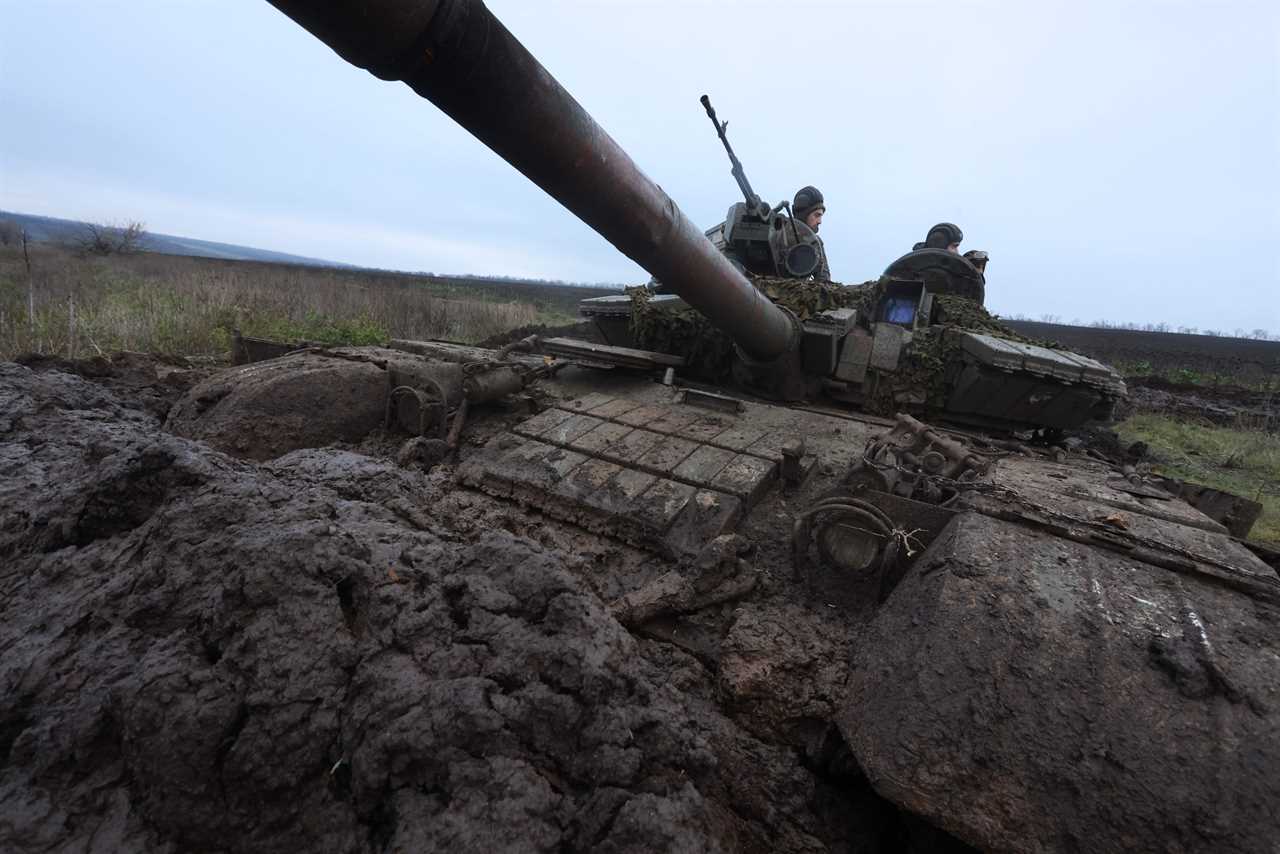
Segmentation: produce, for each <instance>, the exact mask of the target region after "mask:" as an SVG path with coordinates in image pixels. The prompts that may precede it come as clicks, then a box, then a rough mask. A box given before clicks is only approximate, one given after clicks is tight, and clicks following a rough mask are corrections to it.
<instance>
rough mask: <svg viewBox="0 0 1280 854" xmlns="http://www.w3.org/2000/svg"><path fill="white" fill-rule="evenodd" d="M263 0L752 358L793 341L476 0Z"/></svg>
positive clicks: (788, 326) (778, 315) (769, 308)
mask: <svg viewBox="0 0 1280 854" xmlns="http://www.w3.org/2000/svg"><path fill="white" fill-rule="evenodd" d="M269 2H270V3H271V4H272V5H273V6H275V7H277V8H278V9H280V11H282V12H284V13H285V14H286V15H288V16H289V17H290V18H293V19H294V20H295V21H297V22H298V23H299V24H301V25H302V26H303V27H305V28H306V29H307V30H309V31H310V32H311V33H312V34H313V35H315V36H317V37H318V38H319V39H320V40H321V41H323V42H325V43H326V44H327V45H329V47H331V48H333V49H334V51H336V52H337V53H338V55H340V56H341V57H342V58H343V59H345V60H347V61H348V62H350V63H352V64H353V65H357V66H359V67H361V68H364V69H367V70H368V71H370V72H372V73H373V74H375V75H376V76H378V77H380V78H382V79H384V80H402V81H404V82H405V83H407V84H408V85H409V86H410V87H411V88H412V89H413V90H414V91H415V92H417V93H418V94H419V95H421V96H422V97H424V98H426V99H427V100H428V101H431V102H432V103H433V104H435V105H436V106H437V107H439V108H440V109H441V110H443V111H444V112H445V113H447V114H448V115H449V116H450V117H451V118H453V119H454V121H456V122H457V123H458V124H460V125H462V127H464V128H466V130H467V131H469V132H470V133H471V134H472V135H473V136H475V137H476V138H477V139H479V140H480V141H481V142H483V143H484V144H485V145H487V146H488V147H489V148H491V149H493V151H494V152H496V153H497V154H498V156H500V157H501V158H502V159H504V160H506V161H507V162H508V163H510V164H511V165H512V166H514V167H515V168H516V169H518V170H519V171H520V172H521V173H523V174H524V175H525V176H526V177H527V178H529V180H531V181H533V182H534V183H535V184H537V185H538V186H539V187H541V188H542V189H543V190H545V191H546V192H547V193H548V194H550V195H551V196H552V197H553V198H555V199H556V200H557V201H559V202H560V203H561V204H562V205H564V206H565V207H566V208H568V209H569V210H570V211H572V212H573V213H574V214H576V215H577V216H578V217H579V218H580V219H582V221H583V222H585V223H586V224H587V225H589V226H591V227H592V228H593V229H595V231H597V232H598V233H599V234H600V235H602V236H603V237H604V238H605V239H606V240H608V241H609V242H610V243H612V244H613V245H614V246H615V247H617V248H618V250H619V251H621V252H622V253H623V254H625V255H626V256H627V257H629V258H631V259H632V260H633V261H635V262H636V263H637V264H639V265H640V266H641V267H643V268H644V269H646V270H648V271H649V272H650V273H651V274H653V275H654V276H655V277H656V278H658V279H659V280H660V281H662V282H663V283H664V284H665V285H666V286H667V287H668V288H669V289H670V290H672V291H674V292H675V293H677V294H679V295H680V296H681V297H683V298H684V300H685V301H686V302H687V303H689V305H691V306H693V307H694V308H696V309H697V310H698V311H700V312H702V314H703V315H705V316H706V317H707V319H708V320H710V321H711V322H712V323H714V324H715V325H716V326H718V327H719V328H720V329H722V330H724V331H725V332H726V333H727V334H728V335H730V336H731V337H732V338H733V340H734V341H735V342H736V343H737V344H738V346H739V347H740V348H741V349H742V350H743V351H744V352H746V353H747V354H748V355H750V356H752V357H754V358H756V359H761V360H771V359H774V358H777V357H778V356H780V355H782V354H783V353H785V352H787V351H788V350H789V349H791V348H792V347H794V346H795V345H794V339H795V334H796V333H795V324H794V322H793V320H792V319H791V318H790V316H788V315H787V314H786V312H784V311H783V310H782V309H780V308H778V307H777V306H775V305H774V304H773V303H772V302H770V301H769V299H768V298H766V297H765V296H764V295H763V294H761V293H760V292H759V291H758V290H757V289H756V288H755V287H754V286H752V284H751V283H750V282H749V281H748V280H747V279H746V277H745V276H743V275H742V273H740V272H738V270H737V268H735V267H734V266H733V264H732V263H731V262H730V261H729V260H728V259H727V258H725V257H724V256H723V255H721V254H720V252H718V251H717V250H716V248H715V247H714V246H713V245H712V244H711V242H710V241H709V240H707V239H706V237H705V236H704V235H703V233H702V231H701V230H700V229H698V228H697V227H696V226H695V225H694V224H693V223H692V222H690V221H689V219H688V218H687V217H686V216H685V215H684V214H683V213H682V212H681V211H680V209H679V208H678V207H677V206H676V204H675V202H673V201H672V200H671V199H670V197H668V196H667V194H666V193H665V192H663V190H662V188H661V187H659V186H658V185H657V184H655V183H654V182H653V181H651V180H650V179H649V178H648V177H647V176H645V174H644V173H643V172H641V171H640V169H639V167H637V166H636V164H635V163H634V162H633V161H632V159H631V158H630V157H629V156H628V155H627V153H626V152H625V151H623V150H622V148H621V147H619V145H618V144H617V143H616V142H614V141H613V139H612V138H611V137H610V136H609V135H608V134H607V133H605V132H604V130H603V129H602V128H601V127H600V126H599V125H598V124H596V122H595V120H594V119H592V118H591V116H590V115H588V114H587V112H586V110H584V109H583V108H582V107H581V106H580V105H579V104H578V102H577V101H575V100H574V99H573V97H572V96H571V95H569V93H568V92H566V91H565V90H564V88H563V87H562V86H561V85H560V84H559V83H558V82H556V80H555V78H553V77H552V76H551V75H550V73H548V72H547V70H546V69H545V68H543V67H542V65H541V64H539V62H538V61H537V60H536V59H534V57H533V56H532V55H531V54H530V53H529V51H528V50H526V49H525V47H524V46H523V45H522V44H520V42H519V41H518V40H517V39H516V38H515V37H514V36H513V35H511V33H510V32H508V31H507V29H506V28H505V27H504V26H503V25H502V24H501V22H499V21H498V19H497V18H495V17H494V16H493V14H492V13H491V12H490V11H489V10H488V8H487V7H486V6H485V5H484V3H483V0H269ZM726 144H727V143H726ZM744 180H745V178H744Z"/></svg>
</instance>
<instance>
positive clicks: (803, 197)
mask: <svg viewBox="0 0 1280 854" xmlns="http://www.w3.org/2000/svg"><path fill="white" fill-rule="evenodd" d="M826 207H827V203H826V200H825V199H823V198H822V191H820V190H819V189H818V188H817V187H804V188H802V189H801V190H800V191H799V192H798V193H796V197H795V199H794V200H792V202H791V213H793V214H794V215H795V216H798V217H800V218H801V219H804V218H805V217H806V216H808V215H809V214H810V213H812V212H813V211H815V210H817V209H818V208H822V209H823V210H825V209H826Z"/></svg>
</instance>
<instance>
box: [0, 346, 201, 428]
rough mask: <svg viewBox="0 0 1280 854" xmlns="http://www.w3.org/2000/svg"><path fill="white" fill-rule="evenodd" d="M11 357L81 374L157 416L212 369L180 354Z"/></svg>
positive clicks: (124, 401) (121, 399) (126, 402)
mask: <svg viewBox="0 0 1280 854" xmlns="http://www.w3.org/2000/svg"><path fill="white" fill-rule="evenodd" d="M15 361H16V362H17V363H18V364H20V365H24V366H26V367H28V368H30V369H31V370H33V371H37V372H40V373H43V372H46V371H60V372H62V373H68V374H74V375H76V376H79V377H83V378H84V379H87V380H90V381H92V382H94V383H95V384H97V385H100V386H103V387H104V388H107V389H110V390H112V391H114V392H116V393H117V395H118V401H119V402H120V404H121V405H123V406H126V407H128V408H132V409H141V410H143V411H145V412H148V413H150V414H151V415H154V416H156V417H157V418H161V419H163V418H164V417H165V416H166V415H168V413H169V410H170V409H171V408H172V407H173V405H174V404H175V403H176V402H177V401H178V399H179V398H180V397H182V395H184V394H186V392H187V391H188V390H189V389H190V388H191V387H192V386H194V385H195V384H196V383H198V382H200V381H201V380H202V379H204V378H205V377H207V376H209V375H210V374H211V373H213V372H214V371H215V370H216V369H214V368H211V367H208V366H207V365H206V366H200V365H196V364H194V363H193V362H191V361H189V360H187V359H184V358H182V357H181V356H161V355H154V354H150V353H128V352H120V353H113V354H111V355H109V356H107V355H101V356H94V357H92V358H89V359H63V358H61V357H59V356H45V355H41V354H38V353H27V354H25V355H22V356H18V357H17V359H15Z"/></svg>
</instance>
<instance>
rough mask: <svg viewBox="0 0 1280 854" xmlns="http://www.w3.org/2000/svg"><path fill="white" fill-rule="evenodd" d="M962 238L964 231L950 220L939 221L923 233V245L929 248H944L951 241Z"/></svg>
mask: <svg viewBox="0 0 1280 854" xmlns="http://www.w3.org/2000/svg"><path fill="white" fill-rule="evenodd" d="M962 240H964V232H963V231H961V230H960V227H959V226H957V225H955V224H954V223H950V222H940V223H938V224H937V225H935V226H934V227H933V228H931V229H929V233H928V234H927V235H925V238H924V245H925V246H927V247H928V248H930V249H946V248H947V247H948V246H950V245H951V244H953V243H959V242H960V241H962Z"/></svg>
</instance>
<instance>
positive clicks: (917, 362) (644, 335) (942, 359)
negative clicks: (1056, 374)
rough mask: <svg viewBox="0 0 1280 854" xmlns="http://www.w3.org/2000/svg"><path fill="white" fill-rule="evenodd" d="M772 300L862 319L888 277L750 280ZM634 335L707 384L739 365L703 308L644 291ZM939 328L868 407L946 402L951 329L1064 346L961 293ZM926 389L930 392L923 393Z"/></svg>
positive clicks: (805, 312)
mask: <svg viewBox="0 0 1280 854" xmlns="http://www.w3.org/2000/svg"><path fill="white" fill-rule="evenodd" d="M750 278H751V280H752V283H753V284H755V286H756V287H757V288H759V289H760V290H761V291H762V292H764V294H765V295H766V296H768V297H769V299H771V300H773V301H774V302H775V303H777V304H778V305H781V306H782V307H784V308H786V309H787V310H789V311H790V312H792V313H793V314H794V315H795V316H796V317H798V318H799V319H800V320H806V319H808V318H810V317H812V316H814V315H815V314H819V313H821V312H823V311H827V310H828V309H833V308H856V309H857V310H858V315H859V317H862V318H865V317H869V316H870V315H871V312H872V309H873V308H874V307H875V305H876V303H877V302H878V301H879V299H880V295H881V293H882V291H883V288H884V283H885V280H884V279H880V280H878V281H870V282H864V283H863V284H860V285H842V284H839V283H838V282H817V281H808V280H803V279H785V278H772V277H764V276H752V277H750ZM628 293H629V294H630V296H631V305H632V312H631V332H632V335H633V336H634V337H635V341H636V346H637V347H641V348H643V349H645V350H656V351H658V352H663V353H674V354H678V355H681V356H684V357H685V358H686V359H687V360H688V361H689V364H690V366H691V367H692V368H693V370H694V372H695V373H696V374H697V375H698V376H699V377H702V378H704V379H707V380H710V381H713V382H722V381H725V380H727V379H728V378H729V376H730V372H731V369H732V365H733V342H732V340H730V338H729V336H728V335H726V334H724V333H723V332H721V331H720V330H719V329H717V328H716V327H715V326H714V325H713V324H712V323H711V321H709V320H707V319H706V318H705V317H703V316H702V315H701V314H700V313H699V312H697V311H696V310H694V309H692V308H689V307H687V306H686V307H682V308H678V309H671V308H668V307H657V306H655V305H653V304H652V303H651V302H650V293H649V291H648V290H647V289H645V288H643V287H637V288H631V289H630V290H629V291H628ZM934 306H935V308H934V317H935V322H934V325H932V326H930V327H928V328H926V329H922V330H920V331H919V332H917V333H916V335H915V338H914V339H913V341H912V343H911V347H910V350H909V351H908V353H906V354H904V357H903V360H902V362H901V363H900V366H899V369H898V370H897V371H896V372H895V373H894V374H892V375H891V376H884V377H882V378H881V381H880V382H878V383H877V384H876V387H875V388H874V389H872V390H870V391H871V393H870V395H869V398H870V399H869V400H868V408H869V409H871V410H872V411H874V412H881V413H886V414H892V413H893V412H894V411H897V410H900V409H902V407H903V405H904V403H917V404H925V405H926V406H927V405H935V406H936V405H941V404H942V401H943V398H944V397H945V394H946V370H945V369H946V365H947V363H948V362H949V360H950V358H951V357H952V355H953V354H954V352H955V351H956V349H957V348H958V346H959V344H958V342H957V341H956V340H955V338H954V336H948V335H946V334H945V332H946V330H947V329H952V328H956V329H965V330H971V331H974V332H982V333H985V334H990V335H995V336H997V337H1000V338H1005V339H1008V340H1011V341H1020V342H1023V343H1027V344H1039V345H1041V346H1049V347H1056V345H1054V344H1046V343H1044V342H1040V341H1034V340H1032V339H1030V338H1027V337H1025V336H1022V335H1019V334H1018V333H1017V332H1014V331H1013V330H1012V329H1010V328H1009V327H1008V326H1006V325H1005V324H1004V323H1002V322H1001V321H1000V319H999V318H997V317H996V316H995V315H993V314H991V313H990V312H988V311H987V310H986V309H985V308H983V307H982V306H981V305H979V304H978V303H976V302H974V301H972V300H969V299H965V298H963V297H957V296H943V295H935V296H934ZM922 392H923V394H922Z"/></svg>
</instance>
